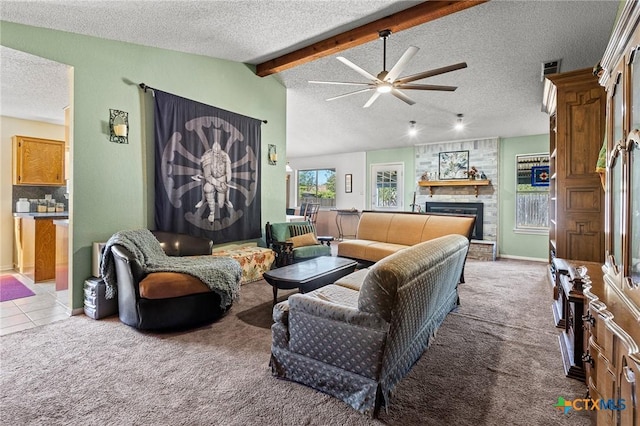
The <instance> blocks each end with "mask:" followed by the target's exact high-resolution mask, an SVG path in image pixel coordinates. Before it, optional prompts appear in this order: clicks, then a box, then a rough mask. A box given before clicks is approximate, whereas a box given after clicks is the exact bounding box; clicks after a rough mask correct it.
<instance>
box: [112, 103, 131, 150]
mask: <svg viewBox="0 0 640 426" xmlns="http://www.w3.org/2000/svg"><path fill="white" fill-rule="evenodd" d="M128 135H129V113H128V112H124V111H119V110H117V109H110V110H109V140H110V141H111V142H116V143H129V136H128Z"/></svg>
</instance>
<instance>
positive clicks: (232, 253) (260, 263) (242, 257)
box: [211, 246, 276, 284]
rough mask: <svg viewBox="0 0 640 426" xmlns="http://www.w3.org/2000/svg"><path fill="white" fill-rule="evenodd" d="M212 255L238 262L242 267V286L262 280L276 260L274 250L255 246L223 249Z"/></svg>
mask: <svg viewBox="0 0 640 426" xmlns="http://www.w3.org/2000/svg"><path fill="white" fill-rule="evenodd" d="M211 255H212V256H227V257H231V258H233V259H235V260H237V261H238V263H240V266H241V267H242V278H241V279H240V284H246V283H250V282H253V281H258V280H260V279H262V274H263V273H264V272H266V271H268V270H270V269H271V265H272V264H273V262H274V261H275V259H276V257H275V253H274V252H273V250H271V249H268V248H264V247H255V246H249V247H237V248H236V247H234V248H229V249H223V250H219V251H214V252H212V253H211Z"/></svg>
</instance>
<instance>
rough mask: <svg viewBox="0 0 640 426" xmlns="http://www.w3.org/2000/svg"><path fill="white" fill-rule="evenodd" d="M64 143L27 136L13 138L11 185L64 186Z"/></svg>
mask: <svg viewBox="0 0 640 426" xmlns="http://www.w3.org/2000/svg"><path fill="white" fill-rule="evenodd" d="M64 163H65V142H64V141H58V140H53V139H39V138H32V137H28V136H14V137H13V184H14V185H56V186H63V185H64V184H65V181H64V179H65V167H64Z"/></svg>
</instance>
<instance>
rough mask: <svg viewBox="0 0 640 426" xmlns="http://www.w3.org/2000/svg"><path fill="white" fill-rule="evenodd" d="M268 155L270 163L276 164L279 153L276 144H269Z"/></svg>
mask: <svg viewBox="0 0 640 426" xmlns="http://www.w3.org/2000/svg"><path fill="white" fill-rule="evenodd" d="M268 155H269V157H268V160H269V164H270V165H272V166H275V165H276V164H277V163H278V153H277V152H276V146H275V145H271V144H269V149H268Z"/></svg>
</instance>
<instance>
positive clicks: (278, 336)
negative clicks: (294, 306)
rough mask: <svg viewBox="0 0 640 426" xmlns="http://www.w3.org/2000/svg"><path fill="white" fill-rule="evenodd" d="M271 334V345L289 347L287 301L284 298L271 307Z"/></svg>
mask: <svg viewBox="0 0 640 426" xmlns="http://www.w3.org/2000/svg"><path fill="white" fill-rule="evenodd" d="M271 334H272V344H273V346H275V347H280V348H284V349H286V348H288V347H289V302H288V301H286V300H285V301H284V302H280V303H278V304H276V305H275V306H274V307H273V325H272V326H271Z"/></svg>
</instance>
